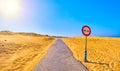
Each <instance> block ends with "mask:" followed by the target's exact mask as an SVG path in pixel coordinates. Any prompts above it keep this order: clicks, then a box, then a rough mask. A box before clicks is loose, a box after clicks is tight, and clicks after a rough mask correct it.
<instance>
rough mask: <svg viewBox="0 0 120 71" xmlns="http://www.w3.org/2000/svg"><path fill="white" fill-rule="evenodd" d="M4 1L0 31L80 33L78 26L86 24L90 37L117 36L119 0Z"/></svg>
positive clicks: (119, 28)
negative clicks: (88, 27) (89, 30)
mask: <svg viewBox="0 0 120 71" xmlns="http://www.w3.org/2000/svg"><path fill="white" fill-rule="evenodd" d="M0 1H2V0H0ZM4 1H6V2H0V3H2V4H3V5H2V4H0V30H11V31H14V32H35V33H39V34H49V35H62V36H81V35H82V34H81V27H82V26H84V25H88V26H90V27H91V29H92V34H91V35H92V36H115V37H116V36H120V0H9V1H11V4H10V2H8V0H4ZM15 1H16V2H15ZM4 3H5V4H4ZM4 5H5V6H4Z"/></svg>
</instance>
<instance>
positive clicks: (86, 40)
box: [84, 36, 87, 62]
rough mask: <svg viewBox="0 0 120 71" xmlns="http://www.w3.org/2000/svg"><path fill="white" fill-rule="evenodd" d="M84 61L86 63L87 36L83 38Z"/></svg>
mask: <svg viewBox="0 0 120 71" xmlns="http://www.w3.org/2000/svg"><path fill="white" fill-rule="evenodd" d="M84 61H85V62H87V36H85V50H84Z"/></svg>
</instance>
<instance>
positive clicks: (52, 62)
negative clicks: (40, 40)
mask: <svg viewBox="0 0 120 71" xmlns="http://www.w3.org/2000/svg"><path fill="white" fill-rule="evenodd" d="M33 71H88V70H87V69H86V67H84V66H83V65H82V64H81V63H80V62H78V61H77V60H75V58H74V57H73V54H72V52H71V51H70V50H69V49H68V48H67V46H66V45H65V43H64V42H63V41H62V40H61V39H57V40H56V42H55V43H54V44H53V45H52V46H51V47H50V48H49V49H48V52H47V54H46V55H45V57H44V58H43V59H42V60H41V61H40V62H39V63H38V64H37V65H36V66H35V68H34V69H33Z"/></svg>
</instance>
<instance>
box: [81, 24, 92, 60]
mask: <svg viewBox="0 0 120 71" xmlns="http://www.w3.org/2000/svg"><path fill="white" fill-rule="evenodd" d="M82 34H83V35H84V36H85V50H84V61H85V62H87V37H88V36H89V35H90V34H91V29H90V27H89V26H83V27H82Z"/></svg>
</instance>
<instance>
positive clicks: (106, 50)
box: [63, 37, 120, 71]
mask: <svg viewBox="0 0 120 71" xmlns="http://www.w3.org/2000/svg"><path fill="white" fill-rule="evenodd" d="M63 41H64V42H65V44H66V45H67V46H68V47H69V48H70V50H71V51H72V53H73V55H74V57H75V58H76V59H77V60H79V61H81V62H82V63H83V64H84V65H85V66H86V67H87V68H88V69H89V70H90V71H120V38H109V37H88V47H87V50H88V54H87V57H88V62H84V61H83V58H84V56H83V55H84V47H85V46H84V44H85V43H84V42H85V39H84V37H73V38H64V39H63Z"/></svg>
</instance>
